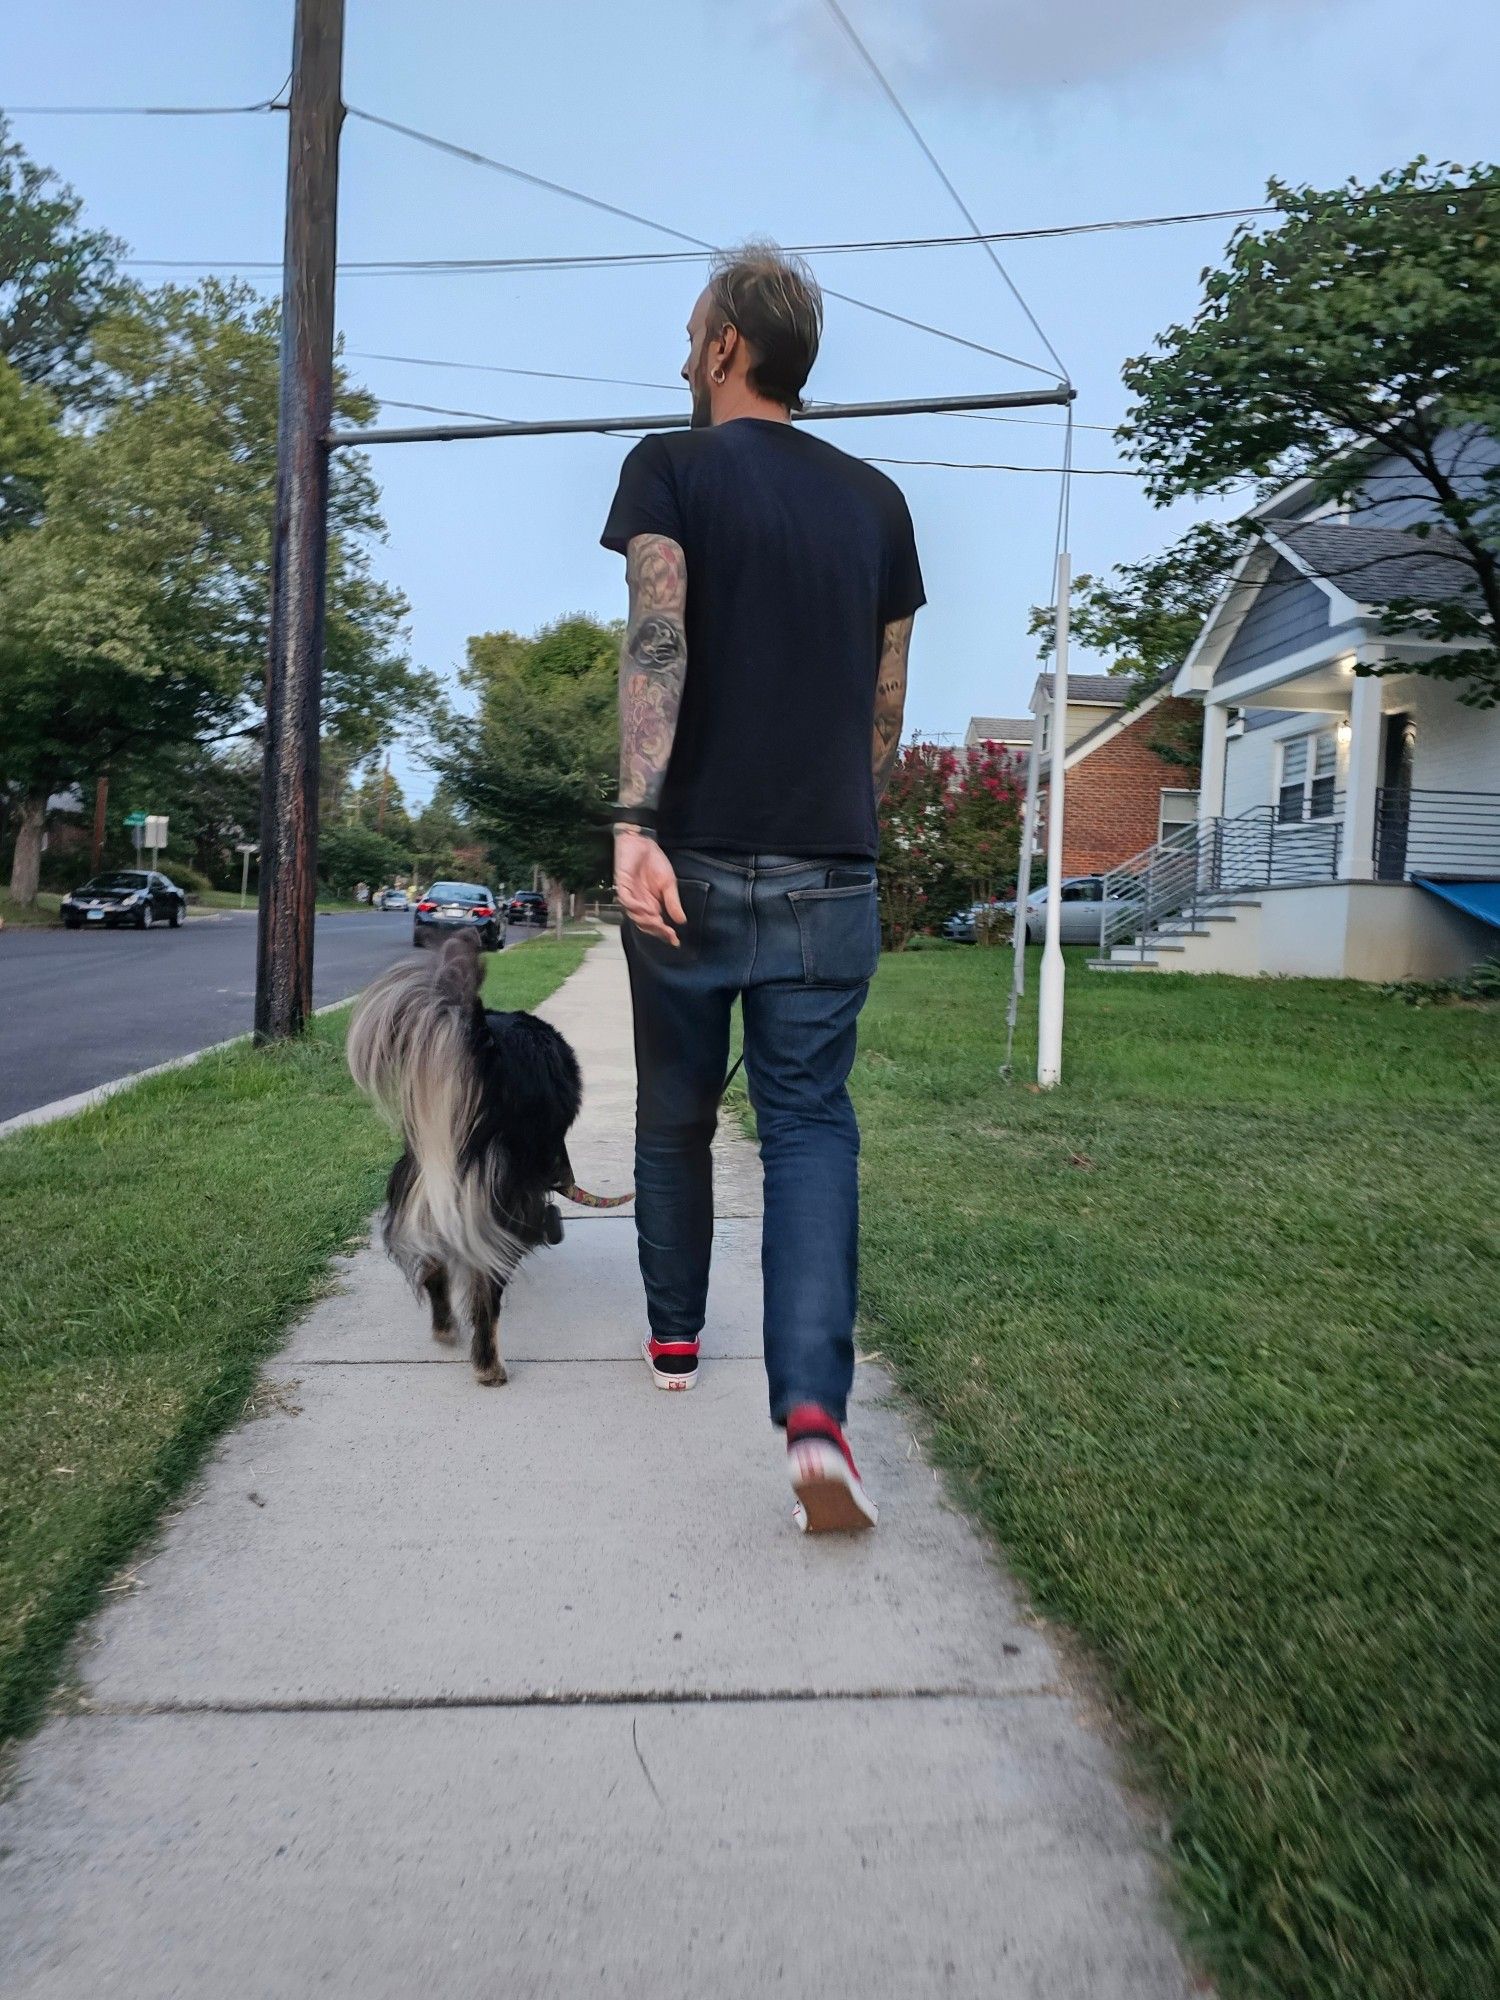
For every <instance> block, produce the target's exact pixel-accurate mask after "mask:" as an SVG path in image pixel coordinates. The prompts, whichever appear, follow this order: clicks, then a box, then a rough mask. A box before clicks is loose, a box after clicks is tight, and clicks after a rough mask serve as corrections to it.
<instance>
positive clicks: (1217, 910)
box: [1089, 802, 1343, 972]
mask: <svg viewBox="0 0 1500 2000" xmlns="http://www.w3.org/2000/svg"><path fill="white" fill-rule="evenodd" d="M1342 831H1343V821H1342V815H1341V814H1340V813H1339V811H1338V805H1337V802H1335V808H1334V814H1333V816H1331V817H1329V818H1320V819H1315V820H1282V819H1279V818H1278V817H1277V814H1276V811H1275V808H1274V807H1271V806H1252V807H1251V808H1250V810H1249V811H1248V812H1243V813H1240V814H1239V815H1238V816H1237V817H1235V818H1233V819H1222V818H1221V819H1203V820H1199V821H1198V822H1197V823H1196V824H1195V825H1193V826H1191V827H1184V828H1182V829H1181V830H1180V831H1179V832H1178V833H1176V834H1174V835H1173V837H1172V838H1171V839H1170V840H1161V841H1158V842H1157V843H1156V845H1155V846H1154V847H1148V848H1145V849H1144V850H1143V851H1142V852H1141V853H1140V854H1137V855H1135V856H1133V857H1132V858H1131V859H1130V860H1129V861H1126V862H1123V863H1122V864H1121V865H1120V866H1119V867H1118V868H1112V869H1110V871H1109V872H1108V874H1106V875H1105V876H1104V877H1103V885H1102V887H1103V895H1102V900H1101V903H1100V920H1099V956H1098V957H1097V958H1094V959H1091V960H1090V961H1089V963H1090V965H1092V966H1093V967H1094V968H1095V969H1096V970H1099V971H1110V972H1118V971H1151V970H1153V969H1155V968H1156V967H1158V966H1159V965H1160V964H1161V963H1162V956H1163V954H1175V953H1179V952H1183V951H1185V950H1186V949H1187V945H1186V940H1187V939H1189V938H1192V937H1206V936H1208V935H1210V929H1211V926H1213V925H1216V924H1232V923H1235V922H1236V921H1237V920H1238V917H1239V915H1240V913H1241V912H1242V911H1244V910H1246V909H1252V908H1254V907H1256V902H1257V891H1259V890H1262V889H1268V888H1273V887H1279V886H1282V885H1289V884H1293V883H1309V882H1331V881H1334V880H1336V879H1337V877H1338V872H1339V842H1340V839H1341V837H1342Z"/></svg>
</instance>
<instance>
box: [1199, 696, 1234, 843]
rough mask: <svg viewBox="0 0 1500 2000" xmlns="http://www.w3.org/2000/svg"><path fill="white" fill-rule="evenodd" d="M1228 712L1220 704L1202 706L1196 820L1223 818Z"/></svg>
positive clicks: (1217, 702) (1208, 702)
mask: <svg viewBox="0 0 1500 2000" xmlns="http://www.w3.org/2000/svg"><path fill="white" fill-rule="evenodd" d="M1228 732H1229V710H1228V708H1227V707H1226V706H1225V704H1224V703H1223V702H1220V701H1205V702H1204V704H1203V759H1202V765H1201V768H1200V771H1199V776H1198V818H1199V821H1200V823H1201V822H1202V821H1203V820H1206V819H1222V818H1223V816H1224V758H1225V753H1226V751H1227V749H1228V745H1229V734H1228Z"/></svg>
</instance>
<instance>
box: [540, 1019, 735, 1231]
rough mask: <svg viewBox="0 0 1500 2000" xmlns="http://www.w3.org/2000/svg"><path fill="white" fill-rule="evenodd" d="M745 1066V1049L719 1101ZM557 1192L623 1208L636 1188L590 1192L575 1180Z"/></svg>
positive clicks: (583, 1202) (582, 1202) (584, 1203)
mask: <svg viewBox="0 0 1500 2000" xmlns="http://www.w3.org/2000/svg"><path fill="white" fill-rule="evenodd" d="M744 1066H745V1055H744V1051H743V1050H741V1051H740V1053H739V1055H738V1056H736V1058H735V1060H734V1063H733V1066H732V1067H731V1069H730V1071H729V1074H728V1076H726V1077H725V1079H724V1088H723V1089H722V1090H721V1091H720V1092H719V1102H720V1103H721V1104H722V1103H723V1102H724V1099H725V1098H726V1097H727V1096H728V1095H729V1086H730V1084H732V1083H733V1082H734V1080H735V1078H736V1077H737V1076H738V1075H739V1073H740V1071H741V1070H742V1069H743V1068H744ZM557 1192H558V1193H559V1194H560V1195H561V1196H562V1198H563V1200H564V1201H576V1202H577V1203H578V1205H579V1207H580V1208H623V1207H624V1206H625V1204H626V1202H627V1201H634V1200H635V1189H634V1188H632V1189H631V1190H630V1192H629V1194H590V1193H589V1192H588V1191H587V1189H586V1188H581V1187H580V1186H579V1185H578V1183H577V1181H574V1182H573V1183H572V1184H571V1185H570V1186H568V1187H565V1188H559V1189H558V1190H557Z"/></svg>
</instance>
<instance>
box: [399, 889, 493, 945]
mask: <svg viewBox="0 0 1500 2000" xmlns="http://www.w3.org/2000/svg"><path fill="white" fill-rule="evenodd" d="M453 931H477V932H478V933H479V944H480V949H481V950H483V951H500V950H502V949H503V948H504V945H505V924H504V921H503V919H502V918H501V915H500V911H499V909H498V908H497V907H496V904H495V899H494V897H493V896H492V895H491V894H490V892H489V890H488V889H482V888H480V887H479V886H478V885H477V884H476V883H473V882H434V883H433V885H432V887H431V888H430V889H429V890H428V891H427V893H426V895H425V896H422V897H419V898H418V901H417V907H416V909H415V910H414V911H413V913H412V920H411V941H412V943H413V944H414V945H417V946H419V947H420V946H422V945H424V944H429V943H430V944H441V942H442V940H443V939H444V938H445V937H447V936H448V935H449V934H450V933H451V932H453Z"/></svg>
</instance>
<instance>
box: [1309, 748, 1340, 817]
mask: <svg viewBox="0 0 1500 2000" xmlns="http://www.w3.org/2000/svg"><path fill="white" fill-rule="evenodd" d="M1338 763H1339V753H1338V746H1337V744H1336V743H1335V741H1334V734H1333V731H1332V730H1331V729H1329V730H1325V731H1324V733H1323V734H1322V735H1320V736H1315V737H1314V738H1313V768H1312V783H1311V784H1310V785H1309V786H1308V788H1307V802H1308V809H1307V816H1308V818H1309V819H1332V818H1333V797H1334V793H1335V792H1336V791H1337V790H1338Z"/></svg>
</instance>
